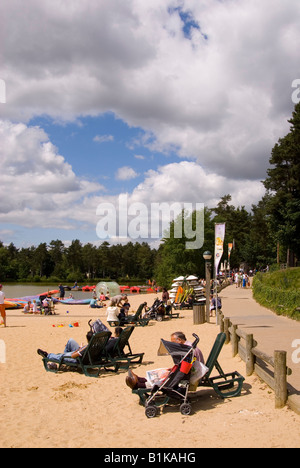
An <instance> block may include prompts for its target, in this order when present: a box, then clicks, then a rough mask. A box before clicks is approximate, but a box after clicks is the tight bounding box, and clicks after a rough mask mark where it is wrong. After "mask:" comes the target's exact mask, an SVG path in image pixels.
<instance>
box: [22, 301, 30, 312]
mask: <svg viewBox="0 0 300 468" xmlns="http://www.w3.org/2000/svg"><path fill="white" fill-rule="evenodd" d="M23 313H24V314H31V313H32V310H31V301H28V302H27V304H25V306H24V309H23Z"/></svg>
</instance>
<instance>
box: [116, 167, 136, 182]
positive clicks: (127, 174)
mask: <svg viewBox="0 0 300 468" xmlns="http://www.w3.org/2000/svg"><path fill="white" fill-rule="evenodd" d="M138 175H139V174H138V173H137V172H136V171H135V170H134V169H133V168H132V167H129V166H124V167H120V168H119V169H118V170H117V172H116V179H117V180H131V179H135V178H136V177H138Z"/></svg>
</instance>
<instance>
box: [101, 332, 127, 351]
mask: <svg viewBox="0 0 300 468" xmlns="http://www.w3.org/2000/svg"><path fill="white" fill-rule="evenodd" d="M122 331H123V328H121V327H116V328H115V336H112V337H111V338H110V339H109V340H108V343H107V345H106V347H105V351H106V352H107V354H109V355H112V352H113V349H114V346H115V344H116V342H117V341H118V339H119V336H120V335H121V333H122Z"/></svg>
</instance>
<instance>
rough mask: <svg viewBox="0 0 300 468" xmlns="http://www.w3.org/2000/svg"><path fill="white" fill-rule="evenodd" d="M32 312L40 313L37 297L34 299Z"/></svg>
mask: <svg viewBox="0 0 300 468" xmlns="http://www.w3.org/2000/svg"><path fill="white" fill-rule="evenodd" d="M32 312H33V313H34V314H38V313H39V310H38V306H37V302H36V300H35V299H34V300H33V301H32Z"/></svg>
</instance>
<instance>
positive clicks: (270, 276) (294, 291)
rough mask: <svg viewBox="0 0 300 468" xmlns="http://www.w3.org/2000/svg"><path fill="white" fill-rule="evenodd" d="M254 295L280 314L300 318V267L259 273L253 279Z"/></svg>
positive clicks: (260, 302)
mask: <svg viewBox="0 0 300 468" xmlns="http://www.w3.org/2000/svg"><path fill="white" fill-rule="evenodd" d="M253 296H254V299H255V300H256V301H257V302H258V303H259V304H261V305H263V306H265V307H267V308H268V309H271V310H273V311H274V312H276V313H277V314H278V315H286V316H288V317H291V318H293V319H295V320H300V268H289V269H287V270H280V271H274V272H272V273H258V274H257V275H256V276H255V278H254V280H253ZM297 309H299V310H297Z"/></svg>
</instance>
